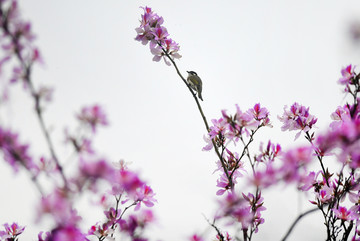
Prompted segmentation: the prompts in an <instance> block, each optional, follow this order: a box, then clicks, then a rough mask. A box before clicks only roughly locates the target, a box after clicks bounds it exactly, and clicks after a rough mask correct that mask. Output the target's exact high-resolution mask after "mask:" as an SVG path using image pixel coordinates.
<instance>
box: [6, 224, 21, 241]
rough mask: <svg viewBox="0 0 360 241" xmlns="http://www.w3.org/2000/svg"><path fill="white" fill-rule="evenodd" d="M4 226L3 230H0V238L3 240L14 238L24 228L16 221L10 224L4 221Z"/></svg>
mask: <svg viewBox="0 0 360 241" xmlns="http://www.w3.org/2000/svg"><path fill="white" fill-rule="evenodd" d="M4 228H5V232H4V231H1V232H0V238H2V239H4V240H15V238H16V237H17V236H19V235H20V234H22V233H23V232H24V229H25V227H23V226H19V225H18V224H17V223H12V224H11V225H9V224H8V223H5V224H4Z"/></svg>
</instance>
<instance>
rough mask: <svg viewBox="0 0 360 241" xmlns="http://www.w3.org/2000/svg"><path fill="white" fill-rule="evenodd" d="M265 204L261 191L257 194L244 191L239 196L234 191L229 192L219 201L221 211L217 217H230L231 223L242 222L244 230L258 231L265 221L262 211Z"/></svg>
mask: <svg viewBox="0 0 360 241" xmlns="http://www.w3.org/2000/svg"><path fill="white" fill-rule="evenodd" d="M263 204H264V198H263V197H262V196H261V192H258V193H257V194H256V195H255V196H254V195H253V194H251V193H248V194H247V195H246V194H244V193H242V195H241V196H238V195H236V194H235V193H234V192H229V193H227V195H226V196H225V198H223V199H221V200H220V201H219V212H218V213H217V215H216V218H217V219H222V218H230V220H231V222H230V223H229V224H233V223H234V222H237V223H240V224H241V227H242V230H250V233H256V232H258V226H259V225H260V224H262V223H264V221H265V220H264V219H263V218H262V217H261V212H262V211H264V210H266V208H265V207H264V206H263Z"/></svg>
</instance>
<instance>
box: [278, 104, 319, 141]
mask: <svg viewBox="0 0 360 241" xmlns="http://www.w3.org/2000/svg"><path fill="white" fill-rule="evenodd" d="M278 119H279V120H280V121H281V122H282V123H283V126H282V127H281V130H282V131H286V130H288V131H292V130H300V131H299V132H298V133H297V134H296V136H295V140H296V139H297V138H298V137H299V136H300V133H301V131H304V132H307V131H309V130H310V129H311V128H312V127H313V125H314V124H315V123H316V122H317V118H315V116H313V115H311V114H310V113H309V108H306V107H304V106H302V105H300V104H298V103H296V102H295V103H294V104H293V105H292V106H291V107H290V109H289V110H288V109H287V106H285V107H284V113H283V115H282V116H278Z"/></svg>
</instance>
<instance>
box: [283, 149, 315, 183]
mask: <svg viewBox="0 0 360 241" xmlns="http://www.w3.org/2000/svg"><path fill="white" fill-rule="evenodd" d="M312 152H313V150H312V148H311V147H299V148H295V149H291V150H289V151H287V152H285V153H284V154H283V155H282V156H281V160H282V164H281V167H280V168H279V172H280V174H281V178H282V179H284V180H285V181H287V182H294V181H300V180H301V178H302V176H304V175H307V172H306V166H307V165H308V164H309V163H310V162H311V161H312V159H313V154H312Z"/></svg>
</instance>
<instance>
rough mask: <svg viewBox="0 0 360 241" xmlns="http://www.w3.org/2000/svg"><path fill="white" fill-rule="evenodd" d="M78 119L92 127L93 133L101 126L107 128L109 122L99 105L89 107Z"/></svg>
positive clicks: (83, 109) (84, 109)
mask: <svg viewBox="0 0 360 241" xmlns="http://www.w3.org/2000/svg"><path fill="white" fill-rule="evenodd" d="M77 118H78V119H79V120H80V121H81V122H83V123H84V124H87V125H90V127H91V129H92V131H93V133H95V132H96V128H97V127H98V126H99V125H102V126H107V125H108V121H107V117H106V115H105V113H104V110H103V108H102V107H101V106H99V105H93V106H87V107H84V108H82V109H81V112H80V114H78V115H77Z"/></svg>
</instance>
